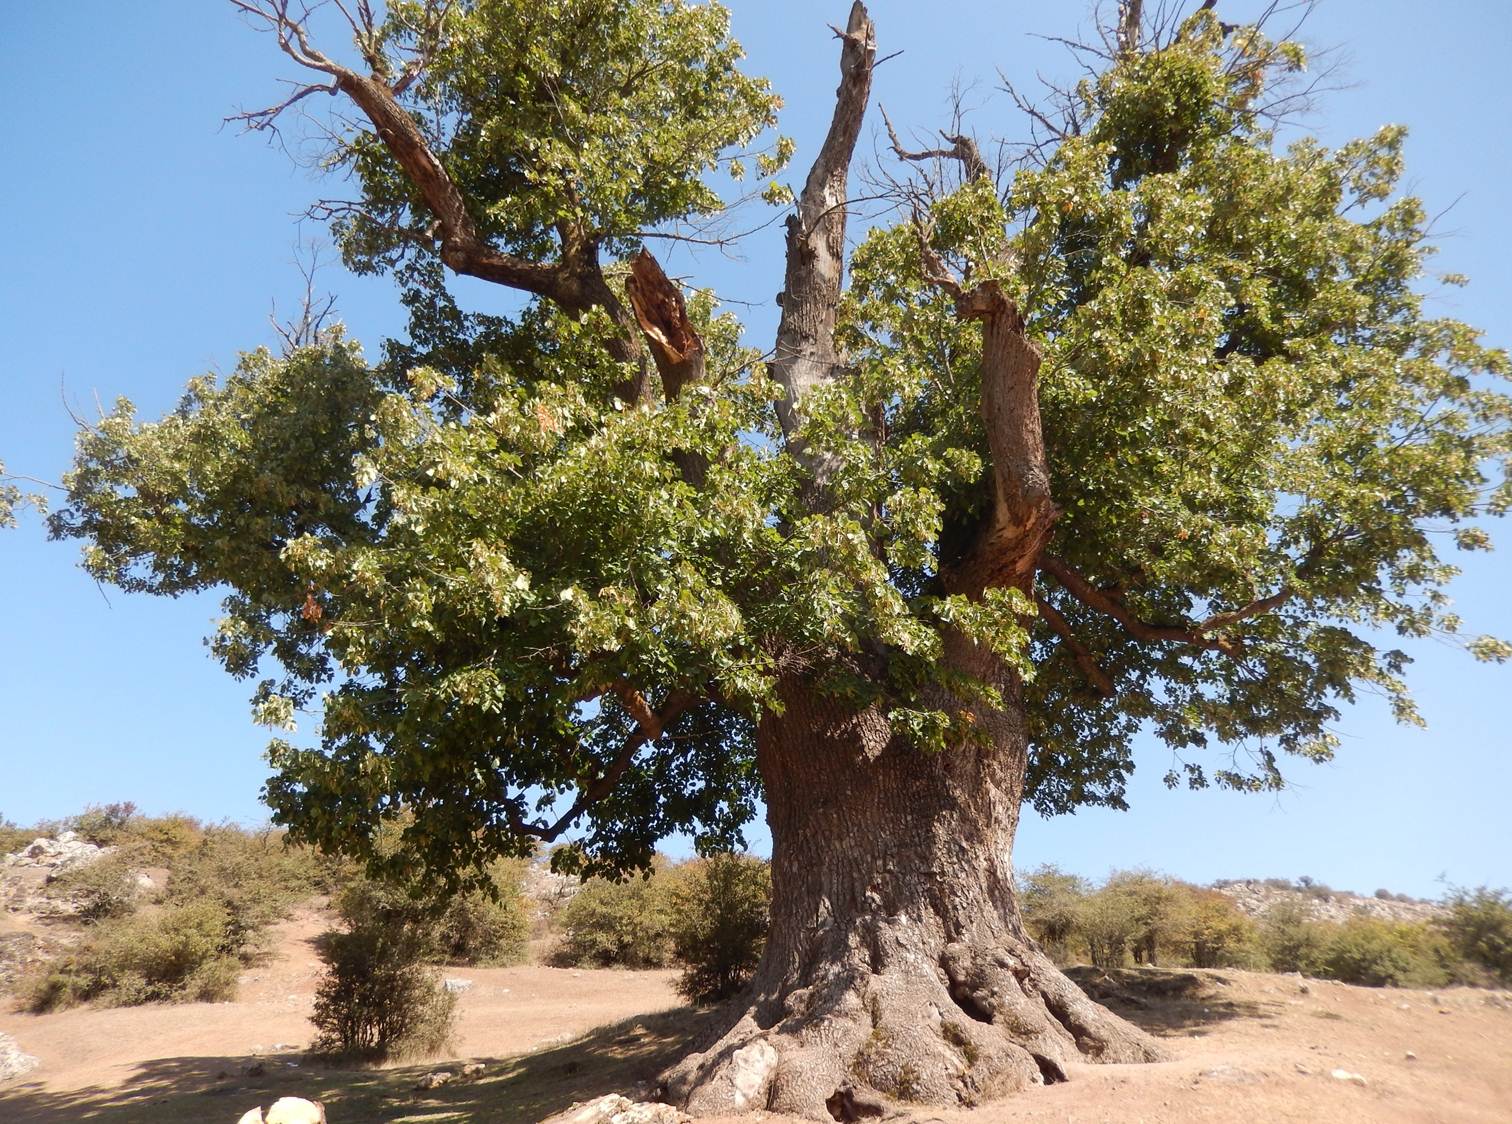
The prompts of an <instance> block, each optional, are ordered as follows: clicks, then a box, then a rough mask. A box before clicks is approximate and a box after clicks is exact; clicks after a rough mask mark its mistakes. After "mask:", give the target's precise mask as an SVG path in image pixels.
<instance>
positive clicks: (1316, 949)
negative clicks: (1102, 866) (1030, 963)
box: [1020, 866, 1512, 987]
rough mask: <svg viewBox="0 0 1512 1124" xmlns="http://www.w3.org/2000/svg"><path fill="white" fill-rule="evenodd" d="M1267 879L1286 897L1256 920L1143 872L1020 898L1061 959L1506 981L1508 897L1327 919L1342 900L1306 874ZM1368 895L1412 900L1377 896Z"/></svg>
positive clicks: (1059, 878) (1479, 896) (1068, 882)
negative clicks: (1413, 914) (1401, 915)
mask: <svg viewBox="0 0 1512 1124" xmlns="http://www.w3.org/2000/svg"><path fill="white" fill-rule="evenodd" d="M1263 884H1264V885H1265V886H1266V887H1267V888H1269V889H1272V890H1277V891H1284V892H1287V893H1289V894H1291V895H1293V896H1291V897H1288V898H1284V899H1282V900H1280V901H1278V902H1276V903H1275V904H1274V905H1272V906H1271V907H1270V908H1269V909H1268V910H1267V911H1266V912H1265V914H1264V915H1263V916H1262V917H1260V918H1258V919H1257V918H1252V917H1250V916H1248V915H1246V914H1245V913H1244V912H1242V911H1241V910H1240V909H1239V907H1238V905H1237V904H1236V903H1235V902H1234V900H1233V899H1232V898H1230V897H1228V896H1227V895H1225V894H1223V893H1220V892H1218V891H1216V890H1212V889H1203V888H1201V887H1198V886H1194V885H1191V884H1190V883H1187V882H1181V881H1179V880H1177V879H1173V878H1167V877H1164V876H1161V875H1156V874H1152V873H1150V872H1147V871H1123V872H1117V873H1114V874H1112V875H1110V876H1109V877H1108V879H1107V881H1106V882H1105V883H1104V884H1103V885H1101V886H1097V887H1094V886H1093V885H1092V884H1090V883H1089V882H1087V881H1086V880H1085V879H1082V878H1079V877H1077V876H1075V875H1071V874H1067V873H1065V872H1064V871H1061V870H1058V869H1056V868H1055V867H1053V866H1046V867H1041V868H1039V869H1038V870H1035V871H1031V872H1030V873H1029V874H1028V875H1027V876H1026V877H1025V878H1024V880H1023V886H1022V887H1021V890H1020V893H1021V904H1022V906H1023V911H1024V918H1025V921H1026V923H1027V924H1028V925H1029V928H1030V930H1031V932H1032V933H1033V935H1034V936H1035V938H1036V939H1037V940H1039V941H1040V943H1041V944H1042V945H1043V946H1044V947H1045V948H1046V950H1047V951H1049V952H1050V954H1051V955H1052V956H1054V957H1056V958H1057V960H1059V961H1060V962H1061V963H1063V964H1069V963H1075V962H1078V961H1083V960H1085V961H1086V962H1090V963H1091V964H1092V965H1093V966H1095V967H1098V968H1101V969H1103V970H1111V969H1114V968H1121V967H1125V966H1126V965H1128V964H1129V963H1131V962H1132V963H1135V964H1163V965H1172V966H1181V967H1196V968H1252V969H1258V970H1261V971H1272V972H1301V973H1302V974H1304V975H1309V976H1318V977H1321V978H1325V979H1335V980H1339V981H1341V982H1344V983H1351V984H1360V985H1363V986H1366V987H1440V986H1443V985H1446V984H1489V983H1495V982H1497V981H1501V982H1508V981H1509V980H1512V899H1509V896H1508V894H1507V893H1506V892H1505V891H1500V890H1488V889H1486V888H1484V887H1482V888H1480V889H1477V890H1458V889H1457V890H1454V891H1452V892H1451V894H1450V896H1449V898H1448V899H1447V901H1446V905H1447V907H1448V910H1447V913H1446V914H1445V915H1444V916H1443V917H1440V918H1437V919H1433V920H1424V921H1393V920H1387V919H1384V918H1380V917H1372V916H1368V915H1365V914H1363V913H1361V914H1357V915H1355V916H1353V917H1349V918H1347V919H1346V920H1343V921H1325V920H1319V919H1318V918H1316V917H1315V916H1314V914H1313V910H1312V908H1311V905H1312V903H1319V902H1332V901H1337V900H1339V899H1340V898H1341V897H1344V898H1347V896H1346V895H1341V894H1339V892H1338V891H1336V890H1334V889H1332V888H1331V887H1329V886H1326V885H1324V884H1322V883H1319V882H1315V881H1313V880H1312V879H1310V878H1304V879H1300V880H1299V881H1297V882H1289V881H1286V880H1284V879H1267V880H1266V881H1265V882H1264V883H1263ZM1375 897H1376V898H1377V899H1378V900H1391V901H1398V902H1400V901H1409V902H1410V901H1414V900H1415V899H1412V898H1409V897H1407V896H1406V895H1398V894H1390V893H1388V892H1385V891H1377V892H1376V894H1375Z"/></svg>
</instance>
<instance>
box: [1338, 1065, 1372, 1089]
mask: <svg viewBox="0 0 1512 1124" xmlns="http://www.w3.org/2000/svg"><path fill="white" fill-rule="evenodd" d="M1329 1076H1330V1077H1332V1078H1333V1079H1334V1080H1335V1081H1348V1082H1349V1083H1350V1084H1351V1085H1358V1086H1360V1088H1362V1089H1363V1088H1364V1087H1365V1086H1366V1085H1369V1084H1370V1082H1368V1081H1366V1080H1365V1077H1364V1075H1363V1074H1359V1073H1350V1072H1349V1070H1347V1069H1336V1070H1334V1071H1333V1072H1332V1073H1330V1074H1329Z"/></svg>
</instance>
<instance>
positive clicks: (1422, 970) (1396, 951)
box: [1318, 917, 1455, 987]
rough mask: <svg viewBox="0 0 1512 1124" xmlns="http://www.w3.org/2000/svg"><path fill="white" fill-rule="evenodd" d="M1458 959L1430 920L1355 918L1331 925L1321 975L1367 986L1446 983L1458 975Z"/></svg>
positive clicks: (1415, 985) (1424, 985)
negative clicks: (1426, 922)
mask: <svg viewBox="0 0 1512 1124" xmlns="http://www.w3.org/2000/svg"><path fill="white" fill-rule="evenodd" d="M1454 960H1455V957H1454V953H1453V950H1452V949H1451V948H1450V947H1449V945H1448V942H1447V941H1446V940H1445V939H1444V938H1443V936H1442V935H1441V934H1439V933H1437V932H1435V930H1433V929H1432V928H1431V927H1429V926H1427V925H1423V924H1412V923H1401V922H1391V921H1383V920H1381V919H1379V918H1375V917H1351V918H1350V919H1349V920H1348V921H1346V922H1344V923H1343V924H1342V925H1331V926H1329V927H1328V930H1327V938H1326V941H1325V944H1324V946H1323V952H1322V957H1321V962H1320V965H1319V973H1318V974H1319V975H1323V976H1326V977H1327V978H1329V979H1335V980H1339V981H1341V982H1343V983H1350V984H1360V985H1362V986H1365V987H1440V986H1442V985H1443V984H1446V983H1449V982H1450V981H1451V980H1452V979H1453V978H1454V975H1455V973H1454V971H1453V964H1454Z"/></svg>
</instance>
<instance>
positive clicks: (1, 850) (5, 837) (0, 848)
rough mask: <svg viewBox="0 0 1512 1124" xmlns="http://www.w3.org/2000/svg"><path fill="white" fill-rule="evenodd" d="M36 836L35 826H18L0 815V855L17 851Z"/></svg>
mask: <svg viewBox="0 0 1512 1124" xmlns="http://www.w3.org/2000/svg"><path fill="white" fill-rule="evenodd" d="M36 837H37V829H36V828H34V827H20V826H18V825H16V824H13V823H11V821H10V820H8V819H5V818H3V817H0V855H9V854H11V853H13V852H15V851H19V850H20V849H21V848H22V847H25V846H26V845H27V844H28V843H30V842H31V841H32V840H33V839H35V838H36Z"/></svg>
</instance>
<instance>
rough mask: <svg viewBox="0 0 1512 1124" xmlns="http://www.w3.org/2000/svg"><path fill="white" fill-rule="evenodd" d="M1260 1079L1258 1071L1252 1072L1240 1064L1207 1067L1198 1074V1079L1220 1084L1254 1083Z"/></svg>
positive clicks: (1199, 1081)
mask: <svg viewBox="0 0 1512 1124" xmlns="http://www.w3.org/2000/svg"><path fill="white" fill-rule="evenodd" d="M1259 1080H1260V1075H1259V1074H1258V1073H1251V1072H1250V1071H1249V1070H1247V1069H1240V1068H1239V1067H1238V1066H1232V1065H1220V1066H1215V1067H1214V1068H1212V1069H1205V1070H1203V1071H1202V1072H1201V1073H1199V1074H1198V1075H1197V1081H1198V1083H1199V1084H1200V1083H1201V1082H1204V1081H1207V1082H1212V1083H1214V1084H1218V1085H1254V1084H1255V1083H1256V1082H1258V1081H1259Z"/></svg>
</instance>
